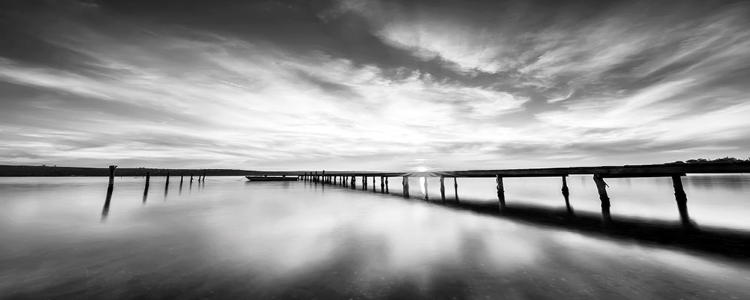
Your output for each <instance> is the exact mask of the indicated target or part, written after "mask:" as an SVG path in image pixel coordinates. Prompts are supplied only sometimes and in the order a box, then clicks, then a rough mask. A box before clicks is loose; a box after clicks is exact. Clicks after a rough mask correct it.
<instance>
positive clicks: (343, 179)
mask: <svg viewBox="0 0 750 300" xmlns="http://www.w3.org/2000/svg"><path fill="white" fill-rule="evenodd" d="M274 173H275V174H278V173H279V172H274ZM738 173H750V163H700V164H662V165H626V166H600V167H570V168H536V169H499V170H466V171H435V172H370V171H368V172H356V171H339V172H337V171H333V172H331V171H322V172H318V171H310V172H286V173H285V174H286V175H292V176H293V175H296V176H298V177H299V179H300V180H304V181H311V182H315V183H322V184H334V185H340V186H343V187H350V188H352V189H355V188H356V186H355V185H356V178H357V177H360V178H361V180H362V184H361V188H362V190H363V191H367V190H368V186H367V184H368V179H371V180H372V185H373V186H372V189H373V191H376V186H375V178H376V177H380V178H381V181H380V182H381V184H380V189H381V192H382V193H387V189H388V188H387V185H388V178H389V177H402V181H401V184H402V186H403V192H402V195H403V197H406V198H410V195H409V180H408V178H409V177H424V178H425V179H426V178H429V177H437V178H439V180H440V196H441V199H440V200H441V201H442V202H445V201H446V197H445V178H453V183H454V190H455V195H456V196H455V199H454V201H459V200H458V199H459V198H458V178H495V184H496V188H497V199H498V205H499V209H500V212H501V213H502V212H503V211H504V210H506V209H507V206H506V199H505V187H504V184H503V179H504V178H506V177H559V178H561V186H562V187H561V192H562V196H563V199H564V201H565V207H566V210H567V213H568V215H570V216H571V217H572V216H574V215H575V213H574V210H573V208H572V206H571V202H570V201H571V199H570V190H569V188H568V185H567V177H568V176H570V175H591V176H592V179H593V181H594V183H595V185H596V188H597V191H598V193H599V201H600V202H601V214H602V224H604V225H605V226H606V225H608V224H609V223H610V222H611V221H612V217H611V215H610V206H611V202H612V201H611V200H612V199H610V198H609V195H608V194H607V188H608V185H607V183H606V181H605V180H606V179H607V178H632V177H669V178H671V179H672V186H673V188H674V195H675V201H676V202H677V210H678V212H679V215H680V221H681V223H682V225H683V227H684V228H685V229H692V228H694V225H693V223H692V221H691V220H690V215H689V213H688V207H687V194H686V193H685V190H684V188H683V185H682V177H683V176H687V175H688V174H738ZM423 185H424V187H423V188H424V190H425V191H427V180H424V181H423ZM427 194H428V193H425V194H424V200H429V196H428V195H427Z"/></svg>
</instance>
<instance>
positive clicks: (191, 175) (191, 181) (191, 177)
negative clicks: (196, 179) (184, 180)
mask: <svg viewBox="0 0 750 300" xmlns="http://www.w3.org/2000/svg"><path fill="white" fill-rule="evenodd" d="M190 184H191V185H192V184H193V173H190Z"/></svg>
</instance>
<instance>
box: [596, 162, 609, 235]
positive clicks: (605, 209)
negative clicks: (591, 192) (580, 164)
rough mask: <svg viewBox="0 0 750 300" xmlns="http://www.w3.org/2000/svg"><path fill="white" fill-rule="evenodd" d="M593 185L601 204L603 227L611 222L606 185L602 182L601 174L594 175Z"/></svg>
mask: <svg viewBox="0 0 750 300" xmlns="http://www.w3.org/2000/svg"><path fill="white" fill-rule="evenodd" d="M594 183H596V189H597V190H598V191H599V200H601V202H602V221H603V222H604V225H609V223H610V222H612V216H611V215H610V214H609V206H610V205H609V196H608V195H607V183H606V182H604V178H603V177H602V174H594Z"/></svg>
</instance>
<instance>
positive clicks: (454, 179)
mask: <svg viewBox="0 0 750 300" xmlns="http://www.w3.org/2000/svg"><path fill="white" fill-rule="evenodd" d="M453 190H454V191H455V193H456V194H455V195H456V202H459V201H458V179H456V177H453Z"/></svg>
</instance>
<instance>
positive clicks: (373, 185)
mask: <svg viewBox="0 0 750 300" xmlns="http://www.w3.org/2000/svg"><path fill="white" fill-rule="evenodd" d="M377 191H378V190H377V187H376V186H375V175H372V192H373V193H374V192H377Z"/></svg>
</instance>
